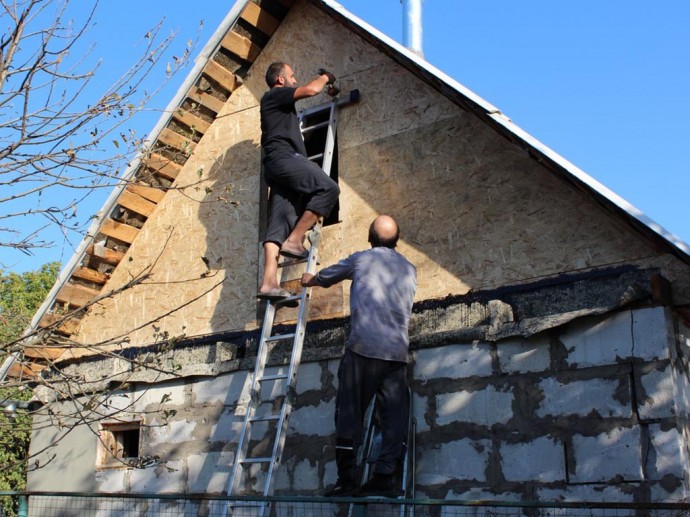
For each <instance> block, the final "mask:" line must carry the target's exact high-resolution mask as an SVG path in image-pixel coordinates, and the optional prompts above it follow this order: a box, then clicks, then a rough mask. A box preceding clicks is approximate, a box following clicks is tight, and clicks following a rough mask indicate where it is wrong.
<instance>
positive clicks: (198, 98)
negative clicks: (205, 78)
mask: <svg viewBox="0 0 690 517" xmlns="http://www.w3.org/2000/svg"><path fill="white" fill-rule="evenodd" d="M187 98H188V99H189V100H191V101H192V102H196V103H197V104H199V105H201V106H203V107H204V108H207V109H209V110H211V111H212V112H214V113H215V114H216V115H217V114H218V113H220V110H222V109H223V106H224V105H225V103H224V102H223V101H222V100H220V99H216V98H215V97H214V96H213V95H210V94H208V93H206V92H205V91H203V90H202V89H200V88H198V87H196V86H193V87H192V88H191V89H190V90H189V92H187Z"/></svg>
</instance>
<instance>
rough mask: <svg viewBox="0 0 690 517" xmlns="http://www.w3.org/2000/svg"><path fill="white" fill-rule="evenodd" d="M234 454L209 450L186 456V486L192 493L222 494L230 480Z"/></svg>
mask: <svg viewBox="0 0 690 517" xmlns="http://www.w3.org/2000/svg"><path fill="white" fill-rule="evenodd" d="M234 461H235V454H234V453H232V452H229V451H226V452H209V453H207V454H192V455H190V456H187V486H188V489H189V492H191V493H193V494H204V493H206V494H222V493H225V491H226V489H227V483H228V481H229V480H230V474H231V473H232V466H233V463H234Z"/></svg>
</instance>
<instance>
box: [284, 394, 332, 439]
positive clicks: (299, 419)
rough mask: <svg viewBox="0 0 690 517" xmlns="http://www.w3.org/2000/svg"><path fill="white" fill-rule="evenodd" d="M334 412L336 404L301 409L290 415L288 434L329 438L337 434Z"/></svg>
mask: <svg viewBox="0 0 690 517" xmlns="http://www.w3.org/2000/svg"><path fill="white" fill-rule="evenodd" d="M334 411H335V404H333V403H327V402H326V403H323V404H319V405H318V406H305V407H302V408H299V409H297V410H295V411H293V412H292V415H290V422H289V431H288V433H289V434H304V435H316V436H329V435H331V434H333V433H334V432H335V420H334V416H333V412H334Z"/></svg>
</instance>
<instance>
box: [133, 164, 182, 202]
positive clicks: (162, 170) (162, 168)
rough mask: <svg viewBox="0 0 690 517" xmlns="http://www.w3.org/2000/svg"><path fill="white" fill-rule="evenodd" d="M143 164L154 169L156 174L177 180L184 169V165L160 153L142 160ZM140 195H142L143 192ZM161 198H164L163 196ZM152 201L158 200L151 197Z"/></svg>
mask: <svg viewBox="0 0 690 517" xmlns="http://www.w3.org/2000/svg"><path fill="white" fill-rule="evenodd" d="M142 164H143V165H144V167H146V168H147V169H150V170H151V171H153V173H154V174H158V175H160V176H162V177H164V178H167V179H169V180H171V181H175V178H177V175H178V174H179V173H180V171H181V170H182V165H180V164H179V163H175V162H174V161H172V160H170V159H168V158H166V157H165V156H163V155H160V154H158V153H152V154H151V155H150V156H149V157H148V158H146V160H142ZM139 195H140V196H141V195H142V194H139ZM143 197H147V196H143ZM161 199H163V198H162V197H161ZM151 201H154V202H157V201H155V200H154V199H151Z"/></svg>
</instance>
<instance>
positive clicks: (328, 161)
mask: <svg viewBox="0 0 690 517" xmlns="http://www.w3.org/2000/svg"><path fill="white" fill-rule="evenodd" d="M337 107H338V104H337V103H336V102H333V104H331V112H330V115H329V120H328V129H327V130H326V131H327V133H326V147H325V150H324V152H323V163H322V165H321V168H322V169H323V172H325V173H326V174H327V175H328V176H330V175H331V165H332V163H333V148H334V147H335V127H336V124H337V123H338V117H337V111H338V110H337Z"/></svg>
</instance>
